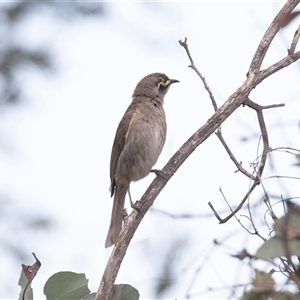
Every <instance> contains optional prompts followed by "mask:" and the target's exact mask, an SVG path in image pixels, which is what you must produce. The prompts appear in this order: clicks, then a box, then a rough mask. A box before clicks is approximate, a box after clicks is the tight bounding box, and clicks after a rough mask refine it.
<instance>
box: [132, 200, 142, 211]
mask: <svg viewBox="0 0 300 300" xmlns="http://www.w3.org/2000/svg"><path fill="white" fill-rule="evenodd" d="M131 207H132V208H133V209H136V210H137V211H138V212H139V211H141V208H142V202H141V201H139V200H137V201H136V202H135V203H134V204H133V203H132V206H131Z"/></svg>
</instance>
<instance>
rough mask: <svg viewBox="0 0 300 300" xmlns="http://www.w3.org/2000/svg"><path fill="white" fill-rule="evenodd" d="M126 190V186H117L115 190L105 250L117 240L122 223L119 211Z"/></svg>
mask: <svg viewBox="0 0 300 300" xmlns="http://www.w3.org/2000/svg"><path fill="white" fill-rule="evenodd" d="M127 190H128V186H127V185H119V187H117V188H116V191H115V197H114V203H113V208H112V212H111V219H110V225H109V229H108V233H107V237H106V241H105V248H108V247H110V246H112V245H113V244H115V243H116V242H117V240H118V238H119V234H120V232H121V229H122V221H123V220H122V214H121V211H122V209H123V208H124V205H125V197H126V193H127Z"/></svg>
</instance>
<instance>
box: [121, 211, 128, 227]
mask: <svg viewBox="0 0 300 300" xmlns="http://www.w3.org/2000/svg"><path fill="white" fill-rule="evenodd" d="M121 216H122V219H123V221H124V223H127V221H128V213H127V209H126V208H122V209H121Z"/></svg>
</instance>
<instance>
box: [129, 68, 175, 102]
mask: <svg viewBox="0 0 300 300" xmlns="http://www.w3.org/2000/svg"><path fill="white" fill-rule="evenodd" d="M175 82H179V81H178V80H176V79H169V77H168V76H167V75H165V74H163V73H152V74H149V75H147V76H145V77H144V78H143V79H142V80H141V81H140V82H139V83H138V84H137V86H136V88H135V90H134V92H133V97H137V96H146V97H153V98H161V99H162V100H163V98H164V96H165V95H166V93H167V92H168V90H169V88H170V86H171V85H172V84H173V83H175Z"/></svg>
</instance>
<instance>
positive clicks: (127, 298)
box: [111, 284, 140, 300]
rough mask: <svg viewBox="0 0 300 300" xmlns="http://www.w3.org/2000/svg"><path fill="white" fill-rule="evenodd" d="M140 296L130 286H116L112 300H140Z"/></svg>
mask: <svg viewBox="0 0 300 300" xmlns="http://www.w3.org/2000/svg"><path fill="white" fill-rule="evenodd" d="M139 298H140V294H139V292H138V290H137V289H135V288H134V287H133V286H131V285H129V284H115V285H114V287H113V294H112V298H111V300H138V299H139Z"/></svg>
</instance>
